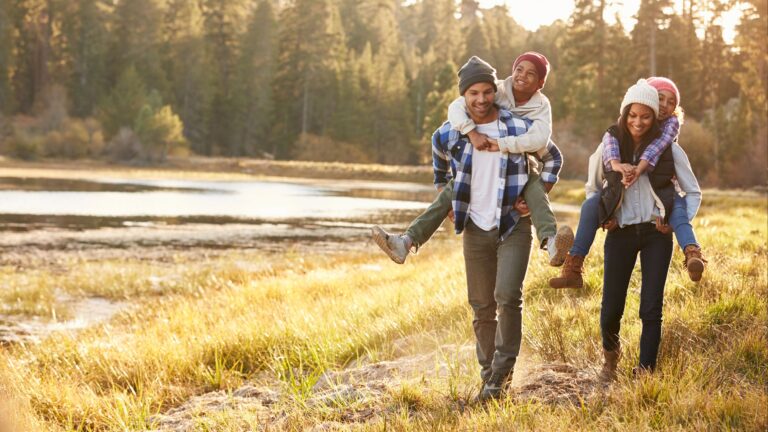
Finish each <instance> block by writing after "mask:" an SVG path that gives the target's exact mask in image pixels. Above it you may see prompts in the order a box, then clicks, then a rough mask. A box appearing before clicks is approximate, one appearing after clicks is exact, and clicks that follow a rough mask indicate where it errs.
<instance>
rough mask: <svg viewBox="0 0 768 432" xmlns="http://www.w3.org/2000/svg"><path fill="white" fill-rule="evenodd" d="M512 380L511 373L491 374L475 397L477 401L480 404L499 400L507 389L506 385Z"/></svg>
mask: <svg viewBox="0 0 768 432" xmlns="http://www.w3.org/2000/svg"><path fill="white" fill-rule="evenodd" d="M511 378H512V371H509V373H506V374H502V373H498V372H494V373H492V374H491V376H490V378H488V381H486V382H485V385H484V386H483V390H482V391H480V394H479V395H477V401H478V402H480V403H485V402H488V401H490V400H492V399H501V397H502V396H504V393H505V392H506V389H507V384H508V383H509V381H510V379H511Z"/></svg>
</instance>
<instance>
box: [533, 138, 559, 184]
mask: <svg viewBox="0 0 768 432" xmlns="http://www.w3.org/2000/svg"><path fill="white" fill-rule="evenodd" d="M535 154H536V157H537V158H539V160H541V161H542V162H543V163H544V167H543V168H542V169H541V181H543V182H544V183H557V180H558V179H559V178H558V174H560V169H561V168H562V167H563V154H562V153H561V152H560V149H559V148H558V147H557V146H556V145H555V143H554V142H552V140H550V141H549V142H548V143H547V146H546V147H545V148H543V149H541V150H539V151H538V152H537V153H535Z"/></svg>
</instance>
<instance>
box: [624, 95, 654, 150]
mask: <svg viewBox="0 0 768 432" xmlns="http://www.w3.org/2000/svg"><path fill="white" fill-rule="evenodd" d="M654 120H656V119H655V118H654V115H653V110H652V109H651V108H650V107H648V106H645V105H642V104H638V103H634V104H632V106H631V107H630V108H629V113H628V114H627V129H628V130H629V134H630V135H632V139H633V140H634V141H636V142H637V141H639V140H640V139H641V138H642V137H643V135H645V134H646V132H648V131H649V130H650V129H651V126H652V125H653V122H654Z"/></svg>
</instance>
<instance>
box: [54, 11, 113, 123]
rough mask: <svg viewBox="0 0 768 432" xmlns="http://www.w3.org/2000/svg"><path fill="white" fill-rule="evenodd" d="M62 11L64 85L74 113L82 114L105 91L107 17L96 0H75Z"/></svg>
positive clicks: (92, 105) (86, 114) (89, 108)
mask: <svg viewBox="0 0 768 432" xmlns="http://www.w3.org/2000/svg"><path fill="white" fill-rule="evenodd" d="M65 12H66V14H65V15H64V17H63V23H62V33H63V36H64V39H65V40H66V45H65V51H66V52H65V58H66V63H67V75H68V76H67V77H66V82H67V88H68V90H69V95H70V98H71V100H72V111H73V114H74V115H76V116H80V117H85V116H88V115H90V114H91V113H92V112H93V109H94V108H95V106H96V105H97V104H98V102H99V101H100V100H101V98H102V97H103V94H104V92H105V91H106V82H105V80H106V61H107V48H108V46H107V44H106V40H107V31H106V28H105V21H106V16H105V14H104V13H103V12H102V10H101V9H100V8H99V5H98V2H97V0H78V1H77V2H75V3H73V4H70V5H69V9H67V10H65Z"/></svg>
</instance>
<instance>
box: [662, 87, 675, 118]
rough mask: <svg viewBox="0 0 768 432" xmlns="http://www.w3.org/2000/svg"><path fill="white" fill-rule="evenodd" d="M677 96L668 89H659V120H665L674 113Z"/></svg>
mask: <svg viewBox="0 0 768 432" xmlns="http://www.w3.org/2000/svg"><path fill="white" fill-rule="evenodd" d="M675 108H677V98H676V97H675V94H674V93H672V92H671V91H669V90H659V120H666V119H667V118H669V116H671V115H672V114H674V113H675Z"/></svg>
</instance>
